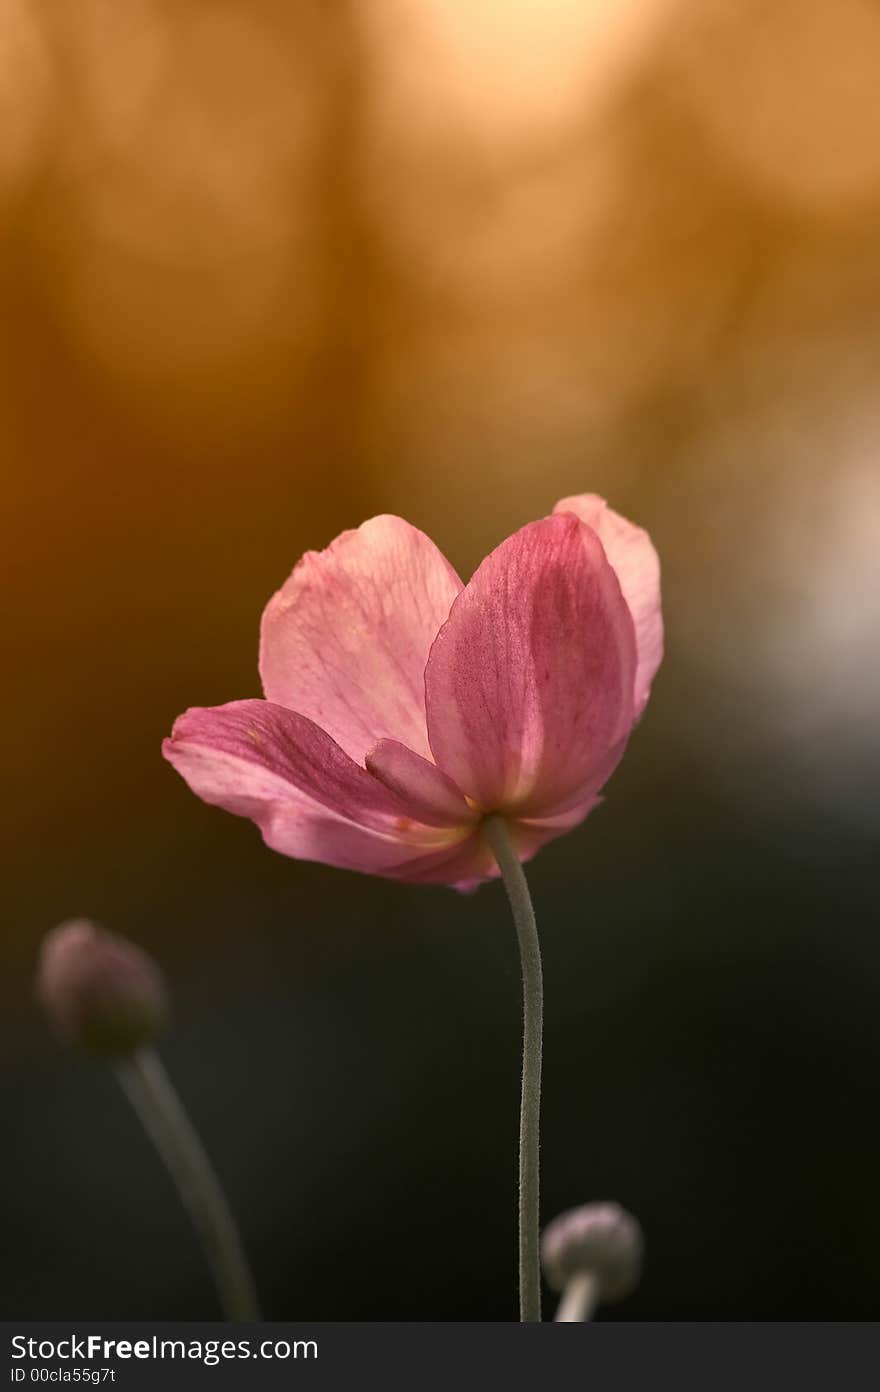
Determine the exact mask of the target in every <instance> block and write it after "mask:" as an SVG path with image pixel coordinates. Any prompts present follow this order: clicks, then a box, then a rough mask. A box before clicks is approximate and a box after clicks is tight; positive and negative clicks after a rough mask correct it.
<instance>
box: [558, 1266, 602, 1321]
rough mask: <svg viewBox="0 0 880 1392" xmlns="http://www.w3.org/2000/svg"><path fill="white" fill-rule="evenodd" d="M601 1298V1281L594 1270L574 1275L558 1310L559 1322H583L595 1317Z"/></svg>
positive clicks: (563, 1293) (564, 1292)
mask: <svg viewBox="0 0 880 1392" xmlns="http://www.w3.org/2000/svg"><path fill="white" fill-rule="evenodd" d="M598 1300H599V1282H598V1281H597V1280H596V1277H595V1276H594V1275H593V1273H592V1271H582V1272H580V1274H579V1275H577V1276H572V1278H571V1280H570V1281H569V1283H568V1285H567V1286H566V1287H565V1290H564V1291H563V1292H562V1299H561V1300H560V1302H559V1308H558V1310H557V1311H556V1316H555V1320H556V1323H557V1324H581V1323H583V1322H584V1321H585V1320H589V1319H592V1318H593V1311H594V1310H595V1308H596V1305H597V1304H598Z"/></svg>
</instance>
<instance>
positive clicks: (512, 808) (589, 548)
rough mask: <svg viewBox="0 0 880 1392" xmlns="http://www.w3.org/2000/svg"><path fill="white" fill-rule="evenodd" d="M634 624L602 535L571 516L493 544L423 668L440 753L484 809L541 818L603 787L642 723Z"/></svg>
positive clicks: (433, 736) (450, 771)
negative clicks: (610, 762)
mask: <svg viewBox="0 0 880 1392" xmlns="http://www.w3.org/2000/svg"><path fill="white" fill-rule="evenodd" d="M635 661H636V654H635V633H634V628H633V620H632V616H631V614H630V611H629V608H628V606H627V604H626V601H625V600H624V598H623V595H622V594H621V589H620V584H619V582H618V580H617V577H616V575H615V573H614V571H613V570H612V568H611V566H610V564H609V562H608V560H607V558H606V555H605V552H604V550H603V548H602V545H601V543H600V542H599V539H598V537H597V536H596V534H595V532H593V531H591V530H590V529H589V528H588V527H585V526H584V525H583V523H581V522H580V521H579V520H578V518H577V517H575V516H573V515H572V514H571V513H561V514H559V515H558V516H554V517H547V518H544V520H543V521H541V522H533V523H531V524H530V525H529V526H527V527H523V528H522V530H521V531H519V532H517V533H516V534H515V535H514V536H512V537H509V538H508V539H507V541H505V542H502V544H501V545H500V546H499V547H498V548H497V549H496V550H495V551H493V552H492V554H491V555H490V556H489V557H488V558H487V559H486V560H485V561H483V563H482V565H481V566H480V567H479V569H478V570H477V572H476V574H475V575H474V577H473V579H472V580H471V581H470V583H469V584H468V585H467V586H466V588H465V589H464V590H463V591H462V592H461V594H460V595H459V596H458V598H457V599H456V601H455V603H454V604H453V606H452V612H451V614H450V616H449V619H448V620H447V622H446V623H445V624H444V625H443V627H442V628H441V630H440V633H439V634H438V636H437V639H436V641H435V643H434V646H433V647H432V649H431V655H430V657H429V659H428V665H427V669H426V671H425V687H426V696H427V715H428V732H429V736H430V741H431V749H432V751H433V754H434V757H435V759H436V762H437V764H438V766H439V767H440V768H442V769H443V770H444V771H445V772H446V773H447V774H449V776H450V777H451V778H454V779H455V781H456V783H457V784H458V785H459V787H460V788H461V789H462V790H463V792H465V793H466V794H467V795H468V796H469V797H471V798H473V799H474V800H475V801H476V802H477V803H478V804H479V806H480V807H481V808H482V809H483V810H485V811H495V810H504V811H508V812H510V813H512V814H514V815H516V816H533V817H538V816H540V815H541V814H542V811H544V809H548V808H549V809H556V808H559V807H564V806H565V805H566V800H567V799H572V798H574V797H575V796H576V795H577V794H578V792H579V791H580V793H581V795H583V796H586V795H587V794H588V793H591V792H595V791H596V787H595V778H596V776H597V772H598V771H599V770H601V768H602V766H603V763H604V761H605V760H606V759H607V757H608V755H609V753H610V751H611V750H612V749H613V748H614V747H615V746H616V745H617V744H619V743H620V741H621V740H623V739H625V737H626V735H627V733H628V731H629V729H630V727H631V725H632V721H633V688H634V680H635Z"/></svg>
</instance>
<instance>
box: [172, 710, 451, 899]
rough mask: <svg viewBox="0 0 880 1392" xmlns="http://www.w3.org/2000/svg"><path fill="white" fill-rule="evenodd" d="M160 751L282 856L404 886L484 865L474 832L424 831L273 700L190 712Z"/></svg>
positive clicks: (324, 738) (396, 800)
mask: <svg viewBox="0 0 880 1392" xmlns="http://www.w3.org/2000/svg"><path fill="white" fill-rule="evenodd" d="M163 753H164V754H165V757H166V759H168V760H169V762H170V763H171V764H173V765H174V767H175V768H176V769H177V771H178V772H179V773H180V774H181V775H182V776H183V777H184V778H185V779H186V781H187V783H188V784H189V786H190V787H191V788H192V790H193V791H194V792H195V793H197V794H198V795H199V797H201V798H203V799H204V800H205V802H209V803H214V804H216V805H218V806H220V807H224V808H226V810H227V811H229V812H235V813H237V814H238V815H239V816H243V817H251V818H252V819H253V820H254V821H255V822H256V823H257V825H258V826H259V827H260V830H261V831H262V833H263V838H264V840H265V841H266V843H267V845H269V846H271V847H272V849H273V850H277V851H280V852H281V853H282V854H284V855H290V856H295V857H297V858H298V859H302V860H318V861H322V862H323V863H325V864H329V865H337V866H341V867H343V868H345V869H351V870H363V871H368V872H370V873H372V874H378V875H391V876H393V877H394V878H397V879H407V878H410V877H411V876H410V874H409V873H408V871H409V869H410V867H411V870H412V877H414V878H417V879H419V880H421V879H424V878H425V876H426V875H427V876H429V875H431V874H432V873H433V874H435V875H436V877H437V880H438V882H440V883H453V882H454V881H456V880H457V879H460V878H463V874H462V873H460V872H459V870H460V863H463V864H464V865H465V870H466V871H467V872H470V871H471V870H472V868H473V866H474V865H475V864H477V858H476V857H475V854H474V851H473V849H472V850H471V851H467V852H463V851H462V847H463V845H464V843H465V841H466V840H467V839H468V837H469V836H470V833H471V828H470V827H467V826H464V827H449V825H448V823H447V825H446V827H445V828H438V827H437V826H428V825H425V824H423V823H421V822H420V821H419V819H418V815H417V812H416V811H415V809H412V808H410V807H409V806H407V804H406V803H405V802H404V801H403V800H402V799H401V798H400V797H398V795H397V794H396V793H394V792H392V791H391V790H390V789H389V788H388V787H386V786H385V785H384V784H383V783H381V782H380V781H379V780H378V779H377V778H374V777H373V775H372V774H370V773H368V772H367V771H366V770H365V769H363V768H362V767H361V766H360V765H359V764H356V763H355V762H354V760H352V759H350V758H349V757H348V755H347V754H346V753H345V751H344V750H343V749H341V748H340V747H339V745H338V744H336V743H335V741H334V740H332V739H331V738H330V736H329V735H328V734H327V733H326V732H325V731H324V730H321V729H320V728H319V727H318V726H317V725H315V724H314V722H313V721H311V720H308V719H306V718H305V717H304V716H301V715H299V714H297V713H296V712H294V711H288V710H285V709H284V708H283V707H281V706H275V705H272V704H271V703H269V702H268V701H233V702H230V703H229V704H228V705H226V706H215V707H212V708H208V709H204V708H202V709H198V708H197V709H193V710H189V711H187V712H186V713H185V714H184V715H182V716H180V718H179V719H178V720H177V721H176V722H175V725H174V730H173V732H172V735H171V738H170V739H168V740H166V741H165V743H164V745H163ZM447 863H449V865H450V872H449V876H448V878H447V877H446V875H444V873H443V871H442V867H443V866H444V865H445V864H447Z"/></svg>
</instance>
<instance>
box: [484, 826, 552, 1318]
mask: <svg viewBox="0 0 880 1392" xmlns="http://www.w3.org/2000/svg"><path fill="white" fill-rule="evenodd" d="M483 831H484V832H485V836H486V840H487V841H488V842H489V845H490V846H491V847H492V851H493V853H494V856H495V859H496V860H497V862H498V868H499V870H500V871H501V878H502V880H503V881H504V888H505V889H506V890H507V897H508V899H509V900H510V908H511V912H512V914H513V921H514V923H515V925H516V933H517V937H518V939H519V955H520V964H521V967H522V982H523V1065H522V1099H521V1103H520V1114H519V1317H520V1320H521V1321H522V1322H523V1323H529V1324H532V1323H537V1322H538V1321H540V1318H541V1265H540V1255H539V1226H538V1202H539V1153H538V1152H539V1130H540V1118H541V1038H542V1033H543V1016H544V983H543V975H542V972H541V947H540V944H539V942H538V927H537V924H536V922H535V911H534V909H533V908H532V900H531V896H530V895H529V887H528V885H527V883H526V877H525V875H524V874H523V868H522V866H521V865H520V862H519V857H518V855H517V854H516V851H515V850H514V847H513V843H512V841H511V839H510V832H509V831H508V829H507V823H506V822H505V820H504V818H503V817H499V816H494V815H493V816H490V817H487V818H486V820H485V821H484V823H483Z"/></svg>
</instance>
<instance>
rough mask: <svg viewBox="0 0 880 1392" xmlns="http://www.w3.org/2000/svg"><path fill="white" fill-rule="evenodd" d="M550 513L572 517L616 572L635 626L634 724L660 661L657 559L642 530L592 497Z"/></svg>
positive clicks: (576, 499) (562, 503) (584, 496)
mask: <svg viewBox="0 0 880 1392" xmlns="http://www.w3.org/2000/svg"><path fill="white" fill-rule="evenodd" d="M553 511H554V513H561V512H573V513H574V515H575V517H579V518H580V520H581V521H582V522H584V523H586V525H587V526H588V527H592V529H593V531H594V532H596V534H597V535H598V537H599V540H600V541H601V543H602V545H603V546H604V548H605V554H606V556H607V557H608V559H609V561H610V562H611V564H612V566H613V567H614V569H615V571H616V572H617V578H618V580H619V581H620V588H621V589H622V591H623V597H624V599H625V600H626V602H627V604H628V605H629V607H630V612H631V613H632V616H633V623H634V624H635V626H636V648H637V651H638V666H637V668H636V682H635V708H636V719H638V717H639V716H640V715H641V713H642V711H643V710H644V709H645V706H646V705H647V702H648V696H649V695H650V692H651V682H652V681H653V680H654V676H655V674H656V672H657V668H658V667H659V666H660V663H661V661H662V659H663V613H662V609H661V604H660V559H659V557H658V555H657V552H656V551H655V549H654V546H653V543H652V542H651V538H650V537H649V536H648V533H647V532H646V531H644V529H643V528H642V527H636V526H635V525H634V524H633V523H632V522H628V521H627V519H626V518H625V517H621V516H620V513H617V512H615V511H614V509H613V508H610V507H609V506H608V504H607V503H606V502H605V499H604V498H599V497H597V496H596V494H595V493H581V494H579V495H578V496H577V497H572V498H563V499H562V500H561V501H560V502H558V503H557V504H556V507H555V508H554V509H553Z"/></svg>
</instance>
